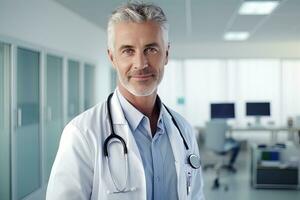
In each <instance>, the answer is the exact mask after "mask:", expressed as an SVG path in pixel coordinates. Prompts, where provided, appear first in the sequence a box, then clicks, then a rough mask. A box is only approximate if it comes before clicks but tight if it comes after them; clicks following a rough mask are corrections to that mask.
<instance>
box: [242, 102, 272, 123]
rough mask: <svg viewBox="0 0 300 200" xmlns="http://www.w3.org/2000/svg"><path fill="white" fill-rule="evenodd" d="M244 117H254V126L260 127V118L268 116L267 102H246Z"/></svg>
mask: <svg viewBox="0 0 300 200" xmlns="http://www.w3.org/2000/svg"><path fill="white" fill-rule="evenodd" d="M246 115H247V116H254V117H255V123H256V125H260V118H261V117H262V116H270V115H271V112H270V103H269V102H246Z"/></svg>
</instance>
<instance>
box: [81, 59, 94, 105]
mask: <svg viewBox="0 0 300 200" xmlns="http://www.w3.org/2000/svg"><path fill="white" fill-rule="evenodd" d="M94 99H95V67H94V66H93V65H89V64H85V65H84V109H85V110H86V109H88V108H90V107H92V106H93V105H94Z"/></svg>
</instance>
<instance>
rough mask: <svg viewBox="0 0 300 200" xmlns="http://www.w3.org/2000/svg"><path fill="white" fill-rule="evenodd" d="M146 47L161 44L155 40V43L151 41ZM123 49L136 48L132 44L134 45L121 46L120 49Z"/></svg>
mask: <svg viewBox="0 0 300 200" xmlns="http://www.w3.org/2000/svg"><path fill="white" fill-rule="evenodd" d="M145 47H146V48H148V47H159V45H158V44H157V43H156V42H153V43H150V44H146V45H145ZM123 49H134V46H132V45H122V46H121V47H120V48H119V51H122V50H123Z"/></svg>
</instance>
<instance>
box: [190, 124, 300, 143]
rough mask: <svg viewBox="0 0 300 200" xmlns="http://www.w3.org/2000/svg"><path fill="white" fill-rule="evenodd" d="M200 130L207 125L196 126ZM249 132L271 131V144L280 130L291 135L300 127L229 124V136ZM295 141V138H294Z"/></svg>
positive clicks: (202, 130) (203, 129) (203, 130)
mask: <svg viewBox="0 0 300 200" xmlns="http://www.w3.org/2000/svg"><path fill="white" fill-rule="evenodd" d="M195 128H196V129H197V130H198V131H199V132H205V127H199V126H196V127H195ZM236 131H239V132H249V131H267V132H270V133H271V135H270V141H271V144H275V143H276V142H277V135H278V133H279V132H280V131H286V132H288V134H289V135H292V134H294V133H295V132H298V131H300V127H297V128H296V127H292V128H288V127H286V126H260V127H256V126H229V129H228V133H229V136H232V133H233V132H236ZM292 140H294V141H295V138H292Z"/></svg>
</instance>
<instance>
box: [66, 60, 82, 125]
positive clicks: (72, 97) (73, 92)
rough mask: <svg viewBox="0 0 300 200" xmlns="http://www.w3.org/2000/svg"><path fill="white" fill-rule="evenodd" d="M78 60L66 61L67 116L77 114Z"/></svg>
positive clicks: (72, 116)
mask: <svg viewBox="0 0 300 200" xmlns="http://www.w3.org/2000/svg"><path fill="white" fill-rule="evenodd" d="M79 79H80V77H79V62H77V61H73V60H69V61H68V118H69V120H71V119H72V118H74V117H75V116H76V115H78V114H79V102H80V101H79V98H80V95H79V83H80V82H79Z"/></svg>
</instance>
